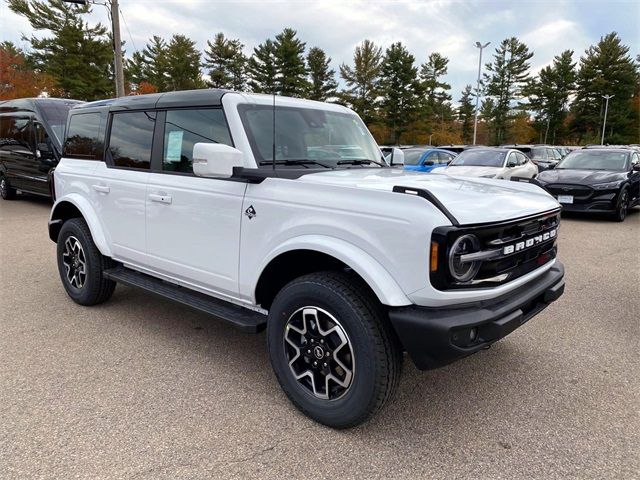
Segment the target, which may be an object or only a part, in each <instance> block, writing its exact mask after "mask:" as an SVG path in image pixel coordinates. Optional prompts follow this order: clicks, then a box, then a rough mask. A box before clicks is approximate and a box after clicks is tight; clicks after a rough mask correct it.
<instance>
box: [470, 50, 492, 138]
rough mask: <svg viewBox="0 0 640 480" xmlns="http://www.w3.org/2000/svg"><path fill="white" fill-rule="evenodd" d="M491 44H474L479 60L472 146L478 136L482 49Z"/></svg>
mask: <svg viewBox="0 0 640 480" xmlns="http://www.w3.org/2000/svg"><path fill="white" fill-rule="evenodd" d="M490 43H491V42H487V43H485V44H484V45H482V44H481V43H480V42H476V47H477V48H479V49H480V59H479V60H478V84H477V86H476V115H475V119H474V120H473V144H474V145H475V144H476V138H477V134H478V103H479V101H480V71H481V70H482V49H483V48H486V47H488V46H489V44H490Z"/></svg>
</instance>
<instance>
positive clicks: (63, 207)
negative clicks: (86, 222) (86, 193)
mask: <svg viewBox="0 0 640 480" xmlns="http://www.w3.org/2000/svg"><path fill="white" fill-rule="evenodd" d="M72 218H82V213H81V212H80V210H78V207H76V206H75V205H74V204H73V203H70V202H60V203H59V204H58V205H56V208H55V209H54V211H53V213H52V214H51V222H50V223H49V238H50V239H51V240H53V241H54V242H57V241H58V235H59V234H60V229H61V228H62V224H63V223H64V222H66V221H67V220H70V219H72Z"/></svg>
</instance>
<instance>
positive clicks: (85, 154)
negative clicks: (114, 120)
mask: <svg viewBox="0 0 640 480" xmlns="http://www.w3.org/2000/svg"><path fill="white" fill-rule="evenodd" d="M105 117H106V114H101V113H100V112H93V113H76V114H74V115H71V118H70V119H69V127H68V132H67V137H66V140H65V142H64V153H63V156H65V157H67V158H77V159H80V160H97V161H102V160H103V159H104V119H105Z"/></svg>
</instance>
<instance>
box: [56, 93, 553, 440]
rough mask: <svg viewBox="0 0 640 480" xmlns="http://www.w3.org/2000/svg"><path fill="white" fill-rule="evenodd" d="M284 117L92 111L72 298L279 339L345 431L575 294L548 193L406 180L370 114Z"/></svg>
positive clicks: (283, 360) (321, 108)
mask: <svg viewBox="0 0 640 480" xmlns="http://www.w3.org/2000/svg"><path fill="white" fill-rule="evenodd" d="M274 101H276V99H274V97H271V96H263V95H247V94H241V93H234V92H226V91H219V90H199V91H193V92H176V93H165V94H154V95H144V96H134V97H127V98H121V99H117V100H109V101H103V102H94V103H89V104H84V105H82V106H80V107H77V108H74V109H72V110H71V112H70V115H69V121H68V125H67V129H66V131H67V135H66V141H65V144H64V152H63V158H62V160H61V161H60V163H59V165H58V167H57V169H56V170H55V174H54V179H55V194H56V201H55V204H54V206H53V210H52V212H51V218H50V222H49V235H50V237H51V239H52V240H53V241H55V242H57V261H58V268H59V271H60V277H61V280H62V283H63V285H64V288H65V289H66V291H67V293H68V294H69V296H70V297H71V298H72V299H73V300H74V301H76V302H77V303H79V304H82V305H95V304H97V303H100V302H104V301H105V300H107V299H108V298H109V297H110V296H111V294H112V293H113V291H114V288H115V285H116V283H123V284H126V285H130V286H134V287H138V288H142V289H144V290H146V291H149V292H152V293H155V294H158V295H161V296H163V297H166V298H170V299H172V300H175V301H177V302H181V303H182V304H184V305H187V306H189V307H193V308H195V309H198V310H200V311H203V312H206V313H209V314H212V315H214V316H216V317H218V318H221V319H224V320H227V321H229V322H231V323H233V324H235V325H236V326H238V327H240V328H242V329H244V330H246V331H251V332H257V331H260V330H262V329H264V328H266V329H267V341H268V346H269V352H270V356H271V363H272V366H273V368H274V370H275V373H276V376H277V378H278V380H279V382H280V384H281V386H282V388H283V389H284V391H285V392H286V394H287V395H288V396H289V398H290V399H291V401H292V402H293V403H294V404H295V405H296V406H297V407H298V408H299V409H300V410H302V411H303V412H304V413H306V414H307V415H309V416H310V417H312V418H314V419H315V420H317V421H319V422H322V423H324V424H326V425H330V426H332V427H336V428H345V427H350V426H353V425H357V424H359V423H361V422H363V421H365V420H366V419H368V418H369V417H370V416H372V415H373V414H374V413H375V412H377V411H378V410H379V409H380V408H381V407H382V406H383V405H384V404H385V403H386V402H387V400H388V399H389V398H390V397H391V395H392V393H393V391H394V389H395V387H396V385H397V383H398V377H399V375H400V369H401V366H402V361H403V359H402V357H403V351H407V352H408V354H409V356H410V357H411V359H412V360H413V362H414V363H415V364H416V366H417V367H418V368H420V369H429V368H435V367H438V366H441V365H446V364H448V363H450V362H453V361H455V360H457V359H459V358H462V357H464V356H467V355H469V354H472V353H474V352H477V351H478V350H481V349H483V348H486V347H488V346H489V345H491V344H492V343H493V342H495V341H497V340H498V339H500V338H502V337H504V336H505V335H507V334H508V333H510V332H511V331H513V330H514V329H516V328H518V327H519V326H520V325H522V324H523V323H524V322H526V321H527V320H529V319H530V318H531V317H532V316H534V315H535V314H537V313H538V312H540V311H541V310H542V309H543V308H545V307H546V306H547V305H549V303H551V302H553V301H554V300H556V299H557V298H558V297H559V296H560V295H561V294H562V292H563V289H564V279H563V277H564V269H563V266H562V264H561V263H560V262H558V261H557V260H556V236H557V235H556V234H557V229H558V227H559V220H560V218H559V212H560V208H559V204H558V203H557V202H556V200H555V199H554V198H553V197H551V196H550V195H549V194H547V193H546V192H544V191H543V190H542V189H540V188H539V187H537V186H535V185H530V184H521V183H516V182H509V183H507V182H496V181H493V180H486V179H457V178H449V177H447V176H443V175H427V174H421V173H412V172H406V171H403V170H399V169H393V168H387V166H386V165H385V164H384V163H383V161H382V159H381V152H380V149H379V148H378V146H377V145H376V143H375V141H374V140H373V138H372V136H371V134H370V133H369V131H368V130H367V129H366V127H365V125H364V124H363V123H362V121H361V120H360V118H359V117H358V116H357V115H356V114H354V113H353V112H352V111H351V110H349V109H347V108H345V107H342V106H338V105H332V104H324V103H318V102H312V101H304V100H296V99H290V98H277V101H276V106H275V108H274ZM274 119H275V128H274ZM274 154H275V155H274ZM274 156H275V161H274Z"/></svg>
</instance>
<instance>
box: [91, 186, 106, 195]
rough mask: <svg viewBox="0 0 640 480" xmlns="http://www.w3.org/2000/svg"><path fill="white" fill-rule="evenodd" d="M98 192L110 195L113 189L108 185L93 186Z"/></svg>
mask: <svg viewBox="0 0 640 480" xmlns="http://www.w3.org/2000/svg"><path fill="white" fill-rule="evenodd" d="M91 186H92V187H93V189H94V190H95V191H96V192H100V193H109V192H110V191H111V189H110V188H109V186H108V185H91Z"/></svg>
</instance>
